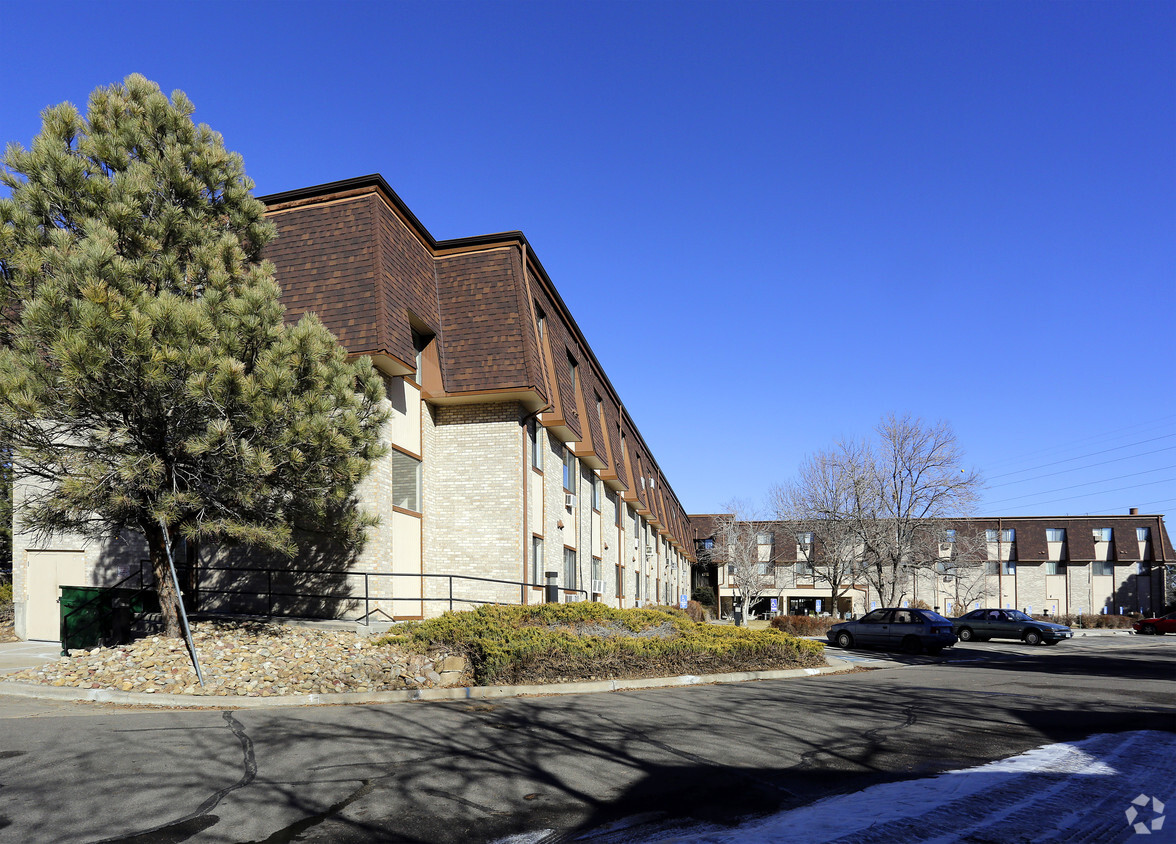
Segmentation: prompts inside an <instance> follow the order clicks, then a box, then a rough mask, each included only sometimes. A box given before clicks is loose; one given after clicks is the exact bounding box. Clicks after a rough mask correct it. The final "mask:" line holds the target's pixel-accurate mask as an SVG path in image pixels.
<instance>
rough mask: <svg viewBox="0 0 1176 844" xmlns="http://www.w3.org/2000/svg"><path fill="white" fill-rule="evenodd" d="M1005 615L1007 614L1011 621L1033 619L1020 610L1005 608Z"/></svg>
mask: <svg viewBox="0 0 1176 844" xmlns="http://www.w3.org/2000/svg"><path fill="white" fill-rule="evenodd" d="M1005 615H1007V616H1008V617H1009V618H1010V619H1011V620H1013V621H1032V620H1033V619H1031V618H1030V617H1029V616H1027V615H1025V613H1023V612H1021V611H1020V610H1005Z"/></svg>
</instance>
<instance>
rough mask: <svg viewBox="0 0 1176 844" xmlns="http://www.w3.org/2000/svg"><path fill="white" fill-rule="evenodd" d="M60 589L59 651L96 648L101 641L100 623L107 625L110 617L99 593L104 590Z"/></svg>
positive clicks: (106, 604) (80, 587) (108, 605)
mask: <svg viewBox="0 0 1176 844" xmlns="http://www.w3.org/2000/svg"><path fill="white" fill-rule="evenodd" d="M60 588H61V598H60V600H59V601H58V603H59V604H60V606H61V652H62V653H63V654H64V653H65V652H66V651H68V650H69V649H70V648H95V647H97V646H98V645H99V644H100V643H101V641H102V639H103V635H102V633H103V630H102V628H103V622H104V621H107V622H108V621H109V616H110V611H109V607H110V602H109V599H107V598H106V596H104V595H103V594H102V593H103V592H104V591H106V590H104V589H103V588H102V587H100V586H62V587H60ZM104 604H105V612H104V611H103V610H104V607H103V605H104Z"/></svg>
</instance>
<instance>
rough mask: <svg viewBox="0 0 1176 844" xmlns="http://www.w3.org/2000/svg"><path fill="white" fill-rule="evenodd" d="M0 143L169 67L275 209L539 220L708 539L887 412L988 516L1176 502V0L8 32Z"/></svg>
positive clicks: (74, 17) (435, 228)
mask: <svg viewBox="0 0 1176 844" xmlns="http://www.w3.org/2000/svg"><path fill="white" fill-rule="evenodd" d="M2 17H3V24H2V28H3V30H4V32H5V36H6V37H5V49H4V51H3V54H2V56H0V90H2V91H3V92H4V93H3V95H2V96H0V140H3V141H5V142H8V141H17V142H20V143H22V144H28V143H29V141H30V140H31V138H32V137H33V135H34V134H35V133H36V132H37V131H38V129H39V126H40V121H39V116H38V115H39V112H40V110H41V109H42V108H44V107H45V106H47V105H50V104H54V103H58V102H61V101H64V100H70V101H72V102H74V103H76V104H78V105H79V106H82V105H83V104H84V102H85V100H86V98H87V96H88V94H89V92H90V91H91V90H92V89H93V88H95V87H96V86H98V85H105V84H109V83H111V82H115V81H118V80H121V79H122V78H123V77H125V76H126V75H127V74H128V73H131V72H140V73H143V74H145V75H147V76H148V77H150V78H152V79H154V80H156V81H157V82H158V83H159V84H160V85H161V86H162V87H163V88H164V90H165V91H169V92H170V91H171V90H173V89H175V88H180V89H182V90H184V91H185V92H187V94H188V95H189V97H190V98H191V99H192V100H193V101H194V102H195V104H196V107H197V114H196V117H197V119H198V120H200V121H202V122H206V123H208V124H209V125H210V126H212V127H213V128H214V129H216V130H218V131H219V132H221V133H222V134H223V135H224V137H225V141H226V144H227V145H228V146H229V148H231V149H234V150H237V151H238V152H240V153H241V154H242V155H243V156H244V158H245V162H246V167H247V169H248V172H249V174H250V176H251V177H252V178H253V179H254V181H255V182H256V183H257V192H258V193H259V194H264V193H271V192H276V191H281V190H287V189H292V188H297V187H304V186H308V185H312V184H318V183H321V182H326V181H332V180H336V179H342V178H348V177H351V176H357V175H362V174H366V173H371V172H379V173H381V174H383V175H384V177H385V178H386V179H387V180H388V182H389V183H390V184H391V185H392V187H393V188H394V189H395V190H396V191H397V192H398V193H399V194H400V195H401V197H402V198H403V199H404V200H405V202H407V204H408V205H409V207H410V208H411V209H412V210H413V211H414V212H415V213H416V215H417V216H418V217H419V218H420V219H421V221H422V222H423V223H424V224H425V225H426V226H427V227H428V228H429V229H430V230H431V231H432V233H433V234H434V235H435V236H436V237H438V238H442V239H444V238H451V237H464V236H469V235H476V234H484V233H489V232H495V231H504V230H513V229H520V230H522V231H523V232H525V233H526V235H527V237H528V239H529V240H530V241H531V243H532V244H533V246H534V247H535V249H536V251H537V253H538V255H539V257H540V260H542V261H543V263H544V266H545V267H546V268H547V270H548V272H549V273H550V275H551V276H552V278H553V280H554V281H555V283H556V285H557V287H558V288H559V290H560V293H561V295H562V296H563V298H564V300H565V301H566V302H567V303H568V305H569V307H570V308H571V310H572V312H573V314H574V315H575V317H576V319H577V321H578V322H579V324H580V327H581V328H582V329H583V331H584V333H585V335H586V336H587V337H588V339H589V342H590V343H591V344H592V346H593V349H594V351H595V352H596V355H597V357H598V358H599V359H600V361H601V362H602V364H603V365H604V368H605V371H606V372H607V373H608V375H609V377H610V379H611V380H612V382H613V384H614V386H615V387H616V388H617V390H618V392H619V393H620V395H621V398H622V400H623V401H624V402H625V403H626V406H627V407H628V409H629V411H630V413H631V415H632V416H633V418H634V419H635V421H636V422H637V424H638V426H639V427H640V429H641V431H642V434H643V435H644V437H645V439H646V440H647V442H648V443H649V445H650V447H651V448H652V450H653V453H654V455H655V457H656V458H657V460H658V462H659V464H660V465H661V467H662V469H663V471H664V472H665V473H666V475H667V477H668V478H669V480H670V482H671V484H672V485H673V487H674V489H675V491H676V492H677V494H678V497H679V499H680V500H681V501H682V503H683V505H684V506H685V507H686V509H687V510H688V511H690V512H706V511H713V510H715V509H717V508H719V507H720V506H721V505H722V504H723V503H724V502H726V501H728V500H730V499H732V498H736V497H738V498H744V499H749V500H752V501H755V500H758V499H762V498H763V497H764V496H765V495H766V493H767V491H768V489H769V488H770V487H771V486H772V485H773V484H775V483H779V482H783V481H786V480H788V479H789V478H790V477H791V476H792V475H793V473H794V472H795V470H796V467H797V465H798V463H799V462H800V461H801V459H802V458H803V457H804V456H805V455H806V454H808V453H810V452H812V451H814V450H818V449H822V448H826V447H828V446H830V445H832V443H833V442H834V441H835V440H836V439H838V438H839V437H855V436H863V435H867V434H869V432H870V430H871V428H872V427H873V426H874V425H875V424H876V423H877V422H878V420H879V419H880V417H881V416H882V415H883V414H885V413H888V412H891V411H893V412H897V413H908V412H909V413H912V414H914V415H917V416H922V417H925V418H928V419H939V418H944V419H947V420H949V421H950V422H951V423H952V424H953V425H954V427H955V429H956V431H957V433H958V435H959V438H960V441H961V443H962V445H963V447H964V448H965V449H966V451H967V454H968V459H969V461H970V463H972V464H973V465H975V466H976V467H977V468H979V469H980V470H981V471H982V472H984V473H985V475H987V476H988V477H989V479H990V481H989V482H990V486H989V488H988V489H987V490H986V492H985V500H984V503H983V506H982V507H981V508H980V512H981V513H984V514H992V515H997V514H1000V515H1048V514H1077V513H1125V512H1126V511H1127V508H1129V507H1140V508H1141V510H1142V511H1143V512H1147V513H1156V512H1159V513H1164V512H1167V511H1169V510H1171V509H1173V508H1176V378H1174V376H1176V351H1174V345H1173V339H1172V332H1173V323H1174V319H1173V318H1174V316H1176V49H1173V45H1174V44H1176V3H1173V2H1170V0H1169V1H1168V2H1146V0H1145V1H1144V2H1105V3H1104V2H1073V3H1071V2H1047V3H1035V2H986V3H972V2H944V3H927V2H917V3H905V2H871V3H858V2H828V3H790V2H773V3H769V2H722V3H719V2H713V3H697V2H685V3H668V2H625V3H612V2H593V3H537V2H531V3H472V4H467V3H455V2H454V3H444V2H442V3H360V2H352V3H322V4H319V3H297V2H284V3H269V2H244V3H233V4H228V3H224V4H222V3H195V2H192V3H184V4H180V3H174V4H167V3H162V4H161V3H155V2H152V3H145V4H138V3H109V4H94V3H92V2H88V3H76V4H71V3H56V4H52V5H50V4H32V3H16V2H11V1H10V2H8V3H5V4H4V6H3V12H2Z"/></svg>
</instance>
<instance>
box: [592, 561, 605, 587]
mask: <svg viewBox="0 0 1176 844" xmlns="http://www.w3.org/2000/svg"><path fill="white" fill-rule="evenodd" d="M592 579H593V580H600V579H601V578H600V557H593V558H592ZM601 588H603V587H601Z"/></svg>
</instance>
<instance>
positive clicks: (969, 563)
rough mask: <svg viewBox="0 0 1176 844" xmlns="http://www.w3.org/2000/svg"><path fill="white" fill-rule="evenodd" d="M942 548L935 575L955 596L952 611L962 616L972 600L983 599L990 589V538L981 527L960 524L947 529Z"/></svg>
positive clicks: (940, 547)
mask: <svg viewBox="0 0 1176 844" xmlns="http://www.w3.org/2000/svg"><path fill="white" fill-rule="evenodd" d="M939 551H940V553H939V559H938V561H937V562H936V574H937V575H938V576H939V577H940V578H942V580H943V581H944V585H945V586H946V587H947V588H946V591H947V592H948V593H949V594H951V595H952V605H953V613H954V614H955V615H960V614H961V613H962V612H963V607H966V606H967V605H968V604H970V603H972V602H973V601H982V602H983V601H984V599H985V596H986V594H987V592H988V583H987V578H986V577H985V568H986V566H987V562H988V539H987V537H986V536H985V535H984V531H983V530H982V529H978V528H975V527H972V526H970V525H968V524H967V523H957V524H956V527H955V528H948V529H947V530H946V531H945V536H944V537H943V540H942V542H941V544H940V546H939Z"/></svg>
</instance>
